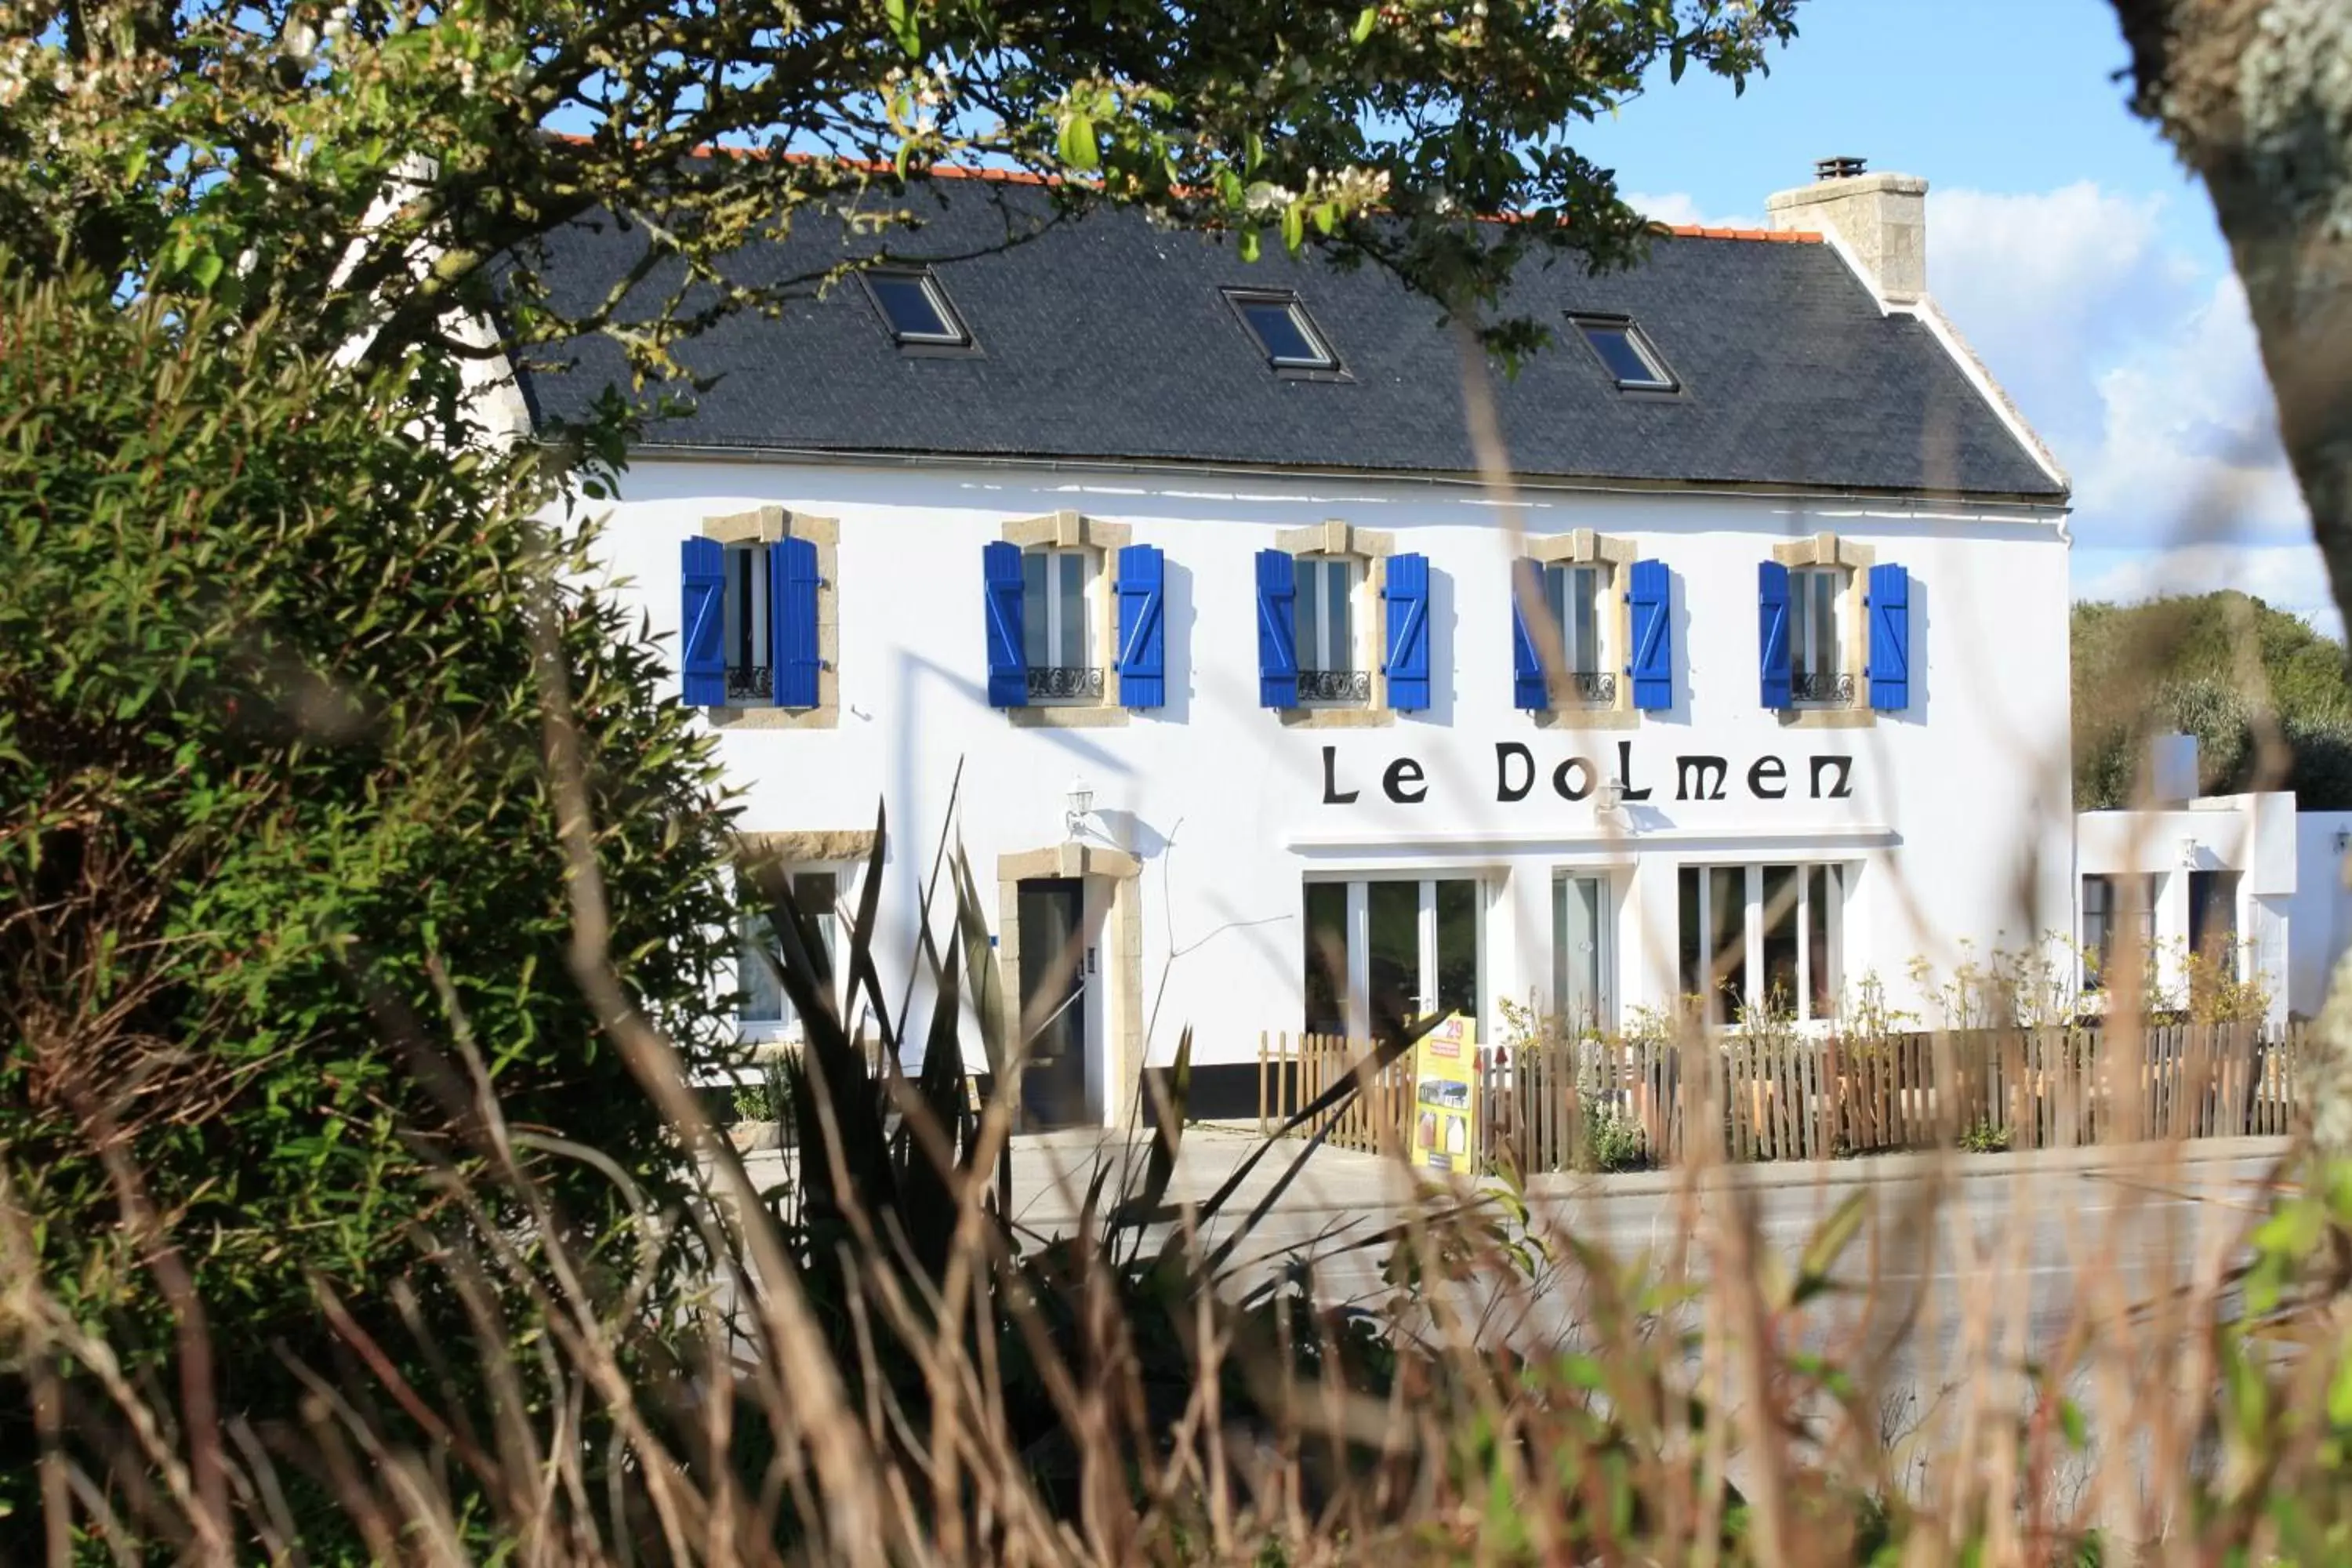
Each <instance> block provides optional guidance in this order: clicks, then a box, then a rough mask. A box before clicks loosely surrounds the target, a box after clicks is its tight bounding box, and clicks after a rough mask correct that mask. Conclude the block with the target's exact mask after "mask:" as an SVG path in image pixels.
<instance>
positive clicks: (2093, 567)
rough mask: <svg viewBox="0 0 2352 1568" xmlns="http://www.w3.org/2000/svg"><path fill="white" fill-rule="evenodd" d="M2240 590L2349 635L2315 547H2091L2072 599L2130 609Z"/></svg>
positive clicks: (2079, 564)
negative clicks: (2163, 599) (2168, 597)
mask: <svg viewBox="0 0 2352 1568" xmlns="http://www.w3.org/2000/svg"><path fill="white" fill-rule="evenodd" d="M2216 588H2236V589H2238V590H2240V591H2241V592H2242V593H2247V594H2252V595H2253V596H2254V597H2255V598H2258V599H2260V600H2262V601H2263V602H2264V603H2265V604H2268V605H2272V606H2273V607H2274V608H2277V609H2282V610H2286V611H2290V612H2292V613H2293V614H2295V615H2298V616H2303V617H2304V618H2305V620H2307V621H2309V622H2310V623H2311V624H2312V625H2313V626H2316V627H2318V628H2319V629H2320V630H2321V631H2323V632H2326V634H2327V635H2328V636H2330V637H2342V636H2343V635H2344V625H2343V620H2342V618H2341V617H2340V616H2338V615H2337V614H2336V605H2335V602H2334V600H2333V599H2332V598H2331V597H2330V596H2329V594H2328V587H2327V569H2326V566H2325V565H2324V564H2323V563H2321V561H2320V558H2319V547H2318V546H2317V545H2315V544H2307V543H2305V544H2243V543H2238V542H2205V543H2199V544H2182V545H2177V546H2173V547H2171V548H2168V549H2161V550H2116V549H2100V548H2095V547H2085V548H2081V549H2077V550H2076V551H2075V552H2074V596H2075V597H2076V598H2079V599H2108V600H2114V601H2116V602H2118V603H2123V604H2130V603H2133V602H2135V601H2137V600H2140V599H2152V598H2155V597H2157V596H2158V595H2164V594H2205V593H2210V592H2212V591H2213V590H2214V589H2216Z"/></svg>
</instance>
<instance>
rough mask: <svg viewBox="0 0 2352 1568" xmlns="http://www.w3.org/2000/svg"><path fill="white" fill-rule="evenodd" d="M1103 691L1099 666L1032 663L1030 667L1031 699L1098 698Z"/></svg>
mask: <svg viewBox="0 0 2352 1568" xmlns="http://www.w3.org/2000/svg"><path fill="white" fill-rule="evenodd" d="M1102 694H1103V672H1102V669H1101V668H1100V667H1099V666H1088V665H1078V664H1033V665H1031V666H1030V667H1029V697H1030V700H1032V701H1036V700H1041V699H1042V700H1067V699H1071V698H1082V697H1100V696H1101V695H1102Z"/></svg>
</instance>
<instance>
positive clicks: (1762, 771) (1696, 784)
mask: <svg viewBox="0 0 2352 1568" xmlns="http://www.w3.org/2000/svg"><path fill="white" fill-rule="evenodd" d="M1805 761H1806V762H1807V763H1809V764H1811V765H1810V766H1809V767H1808V769H1807V770H1806V776H1805V778H1804V779H1803V780H1801V781H1800V782H1801V784H1802V786H1803V787H1804V788H1805V789H1806V790H1807V798H1810V799H1812V800H1849V799H1852V798H1853V758H1852V757H1847V756H1840V755H1837V754H1836V753H1834V752H1821V753H1817V754H1815V755H1813V756H1811V757H1808V758H1806V759H1805ZM1541 773H1542V770H1541V768H1540V767H1538V764H1537V763H1536V754H1535V753H1534V752H1531V751H1529V750H1528V748H1527V747H1526V746H1524V745H1522V744H1521V743H1520V742H1517V741H1497V742H1495V798H1496V800H1497V801H1501V802H1504V803H1506V804H1507V803H1509V802H1511V801H1515V800H1525V799H1527V798H1528V795H1532V794H1534V793H1535V790H1536V785H1537V784H1538V780H1539V778H1540V776H1541ZM1425 777H1426V775H1425V774H1423V772H1422V769H1421V763H1419V762H1418V761H1417V760H1416V759H1414V758H1412V757H1399V758H1397V759H1396V760H1395V761H1393V762H1391V763H1389V765H1388V766H1387V767H1386V768H1385V769H1383V770H1382V771H1381V791H1382V792H1383V793H1384V794H1386V795H1387V796H1388V797H1389V798H1390V799H1391V800H1392V801H1394V802H1396V803H1397V804H1398V805H1420V804H1421V803H1422V802H1423V801H1424V800H1427V799H1428V798H1429V785H1428V784H1427V783H1425V782H1424V780H1425ZM1732 778H1733V774H1732V772H1731V763H1730V761H1729V760H1728V759H1727V758H1724V757H1717V756H1708V755H1703V754H1685V755H1681V756H1677V757H1676V758H1675V793H1674V797H1673V798H1675V800H1722V799H1724V798H1725V795H1724V791H1725V789H1726V788H1727V786H1729V784H1731V782H1732ZM1609 782H1610V783H1612V784H1615V785H1616V786H1617V790H1618V794H1619V795H1620V797H1621V798H1622V799H1625V800H1629V801H1638V800H1647V799H1649V798H1650V796H1651V795H1652V794H1653V792H1654V788H1655V786H1654V785H1652V784H1636V783H1634V781H1633V742H1631V741H1620V742H1617V776H1616V777H1615V778H1614V779H1612V780H1610V781H1609ZM1745 782H1746V784H1747V785H1748V794H1749V795H1752V796H1754V797H1755V798H1756V799H1758V800H1786V799H1788V798H1789V791H1790V788H1791V787H1792V784H1791V781H1790V776H1789V767H1788V764H1787V763H1784V762H1782V761H1781V760H1780V758H1779V757H1776V756H1769V755H1767V756H1761V757H1759V758H1757V759H1756V760H1755V761H1754V762H1753V763H1749V764H1748V773H1747V778H1746V781H1745ZM1339 786H1340V778H1339V747H1337V746H1326V747H1324V748H1323V804H1324V805H1354V804H1355V802H1356V800H1357V798H1358V797H1359V796H1360V795H1362V794H1363V793H1364V792H1363V791H1362V790H1361V789H1360V788H1355V789H1342V788H1340V787H1339ZM1600 787H1601V766H1600V764H1599V763H1595V762H1594V761H1593V760H1592V759H1591V757H1570V758H1569V759H1568V760H1567V761H1566V762H1563V763H1560V764H1559V766H1557V767H1555V768H1553V769H1552V770H1551V788H1552V791H1553V793H1554V794H1556V795H1559V798H1560V799H1562V800H1582V799H1584V798H1586V797H1587V796H1588V795H1591V794H1592V792H1593V791H1595V790H1597V789H1599V788H1600Z"/></svg>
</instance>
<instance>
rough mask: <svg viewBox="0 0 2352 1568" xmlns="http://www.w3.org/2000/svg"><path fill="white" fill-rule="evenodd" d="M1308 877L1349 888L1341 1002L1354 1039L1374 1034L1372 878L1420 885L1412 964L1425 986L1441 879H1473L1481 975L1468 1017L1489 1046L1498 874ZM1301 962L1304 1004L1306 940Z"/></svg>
mask: <svg viewBox="0 0 2352 1568" xmlns="http://www.w3.org/2000/svg"><path fill="white" fill-rule="evenodd" d="M1305 880H1306V881H1307V882H1318V883H1337V884H1339V885H1340V886H1342V887H1345V888H1346V889H1348V918H1347V931H1348V975H1347V994H1346V995H1345V997H1344V998H1343V999H1342V1001H1343V1011H1344V1012H1345V1014H1346V1016H1347V1019H1348V1037H1349V1039H1356V1040H1364V1039H1370V1037H1371V1033H1372V904H1371V890H1370V889H1371V885H1372V884H1373V883H1374V882H1404V883H1411V884H1413V885H1415V886H1416V887H1417V888H1418V889H1419V891H1418V894H1417V899H1418V902H1417V904H1416V906H1415V922H1416V924H1415V952H1414V963H1415V966H1416V968H1417V970H1418V973H1417V974H1416V975H1415V977H1414V984H1417V985H1420V986H1423V987H1432V986H1434V985H1435V984H1436V983H1437V967H1438V957H1437V884H1438V883H1440V882H1468V883H1469V884H1471V886H1472V887H1473V888H1475V889H1476V890H1477V918H1476V919H1475V921H1473V922H1472V929H1473V931H1474V934H1475V942H1476V947H1475V965H1476V970H1477V978H1476V980H1475V982H1474V983H1473V985H1472V992H1473V1005H1472V1009H1471V1015H1470V1016H1471V1021H1472V1023H1473V1024H1474V1025H1475V1026H1476V1028H1477V1030H1478V1039H1479V1042H1480V1044H1481V1045H1485V1044H1486V1043H1488V1040H1489V1037H1488V1035H1487V1033H1486V1029H1487V1017H1486V989H1487V987H1486V977H1487V974H1488V973H1489V969H1488V953H1487V951H1486V922H1487V921H1488V919H1489V918H1490V916H1491V913H1492V911H1493V909H1494V905H1495V899H1496V881H1495V879H1494V878H1492V877H1491V876H1489V875H1487V874H1486V873H1484V872H1481V871H1475V870H1472V871H1453V870H1448V871H1444V872H1440V873H1434V874H1424V873H1423V872H1421V871H1417V870H1416V871H1400V872H1395V873H1379V874H1365V873H1335V874H1330V875H1320V874H1318V875H1311V876H1308V877H1307V878H1306V879H1305ZM1299 907H1300V908H1301V910H1304V909H1305V907H1306V904H1305V900H1304V898H1303V897H1302V899H1301V900H1300V906H1299ZM1303 934H1304V933H1303V932H1302V936H1303ZM1299 963H1300V968H1299V975H1300V984H1301V994H1300V998H1299V1000H1300V1004H1301V1006H1302V1009H1303V1006H1304V1004H1305V1001H1306V997H1305V994H1304V984H1305V975H1306V968H1305V964H1306V952H1305V944H1304V942H1302V943H1301V948H1300V954H1299ZM1427 994H1428V993H1427V992H1426V991H1423V993H1422V994H1418V995H1416V996H1415V998H1414V1000H1415V1001H1416V1002H1420V1001H1423V999H1424V998H1425V997H1426V996H1427ZM1302 1016H1303V1012H1302Z"/></svg>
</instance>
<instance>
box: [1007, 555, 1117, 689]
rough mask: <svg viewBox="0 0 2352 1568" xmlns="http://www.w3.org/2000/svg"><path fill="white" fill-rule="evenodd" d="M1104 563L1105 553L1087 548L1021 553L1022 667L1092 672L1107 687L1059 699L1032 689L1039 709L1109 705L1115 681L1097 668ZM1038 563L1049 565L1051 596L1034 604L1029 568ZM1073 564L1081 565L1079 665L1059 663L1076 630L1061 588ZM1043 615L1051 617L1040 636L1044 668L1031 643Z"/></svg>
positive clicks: (1048, 593) (1045, 595) (1047, 581)
mask: <svg viewBox="0 0 2352 1568" xmlns="http://www.w3.org/2000/svg"><path fill="white" fill-rule="evenodd" d="M1102 559H1103V552H1101V551H1099V550H1094V549H1090V548H1089V547H1087V546H1086V545H1083V544H1033V545H1031V546H1029V547H1028V548H1026V549H1024V551H1022V552H1021V639H1022V647H1021V657H1022V662H1023V663H1024V665H1025V666H1027V668H1030V669H1032V670H1035V669H1038V668H1051V669H1083V670H1089V671H1093V672H1095V675H1096V677H1097V678H1098V679H1100V681H1101V682H1102V684H1101V686H1100V687H1099V688H1097V689H1091V690H1079V691H1064V692H1059V693H1055V692H1045V691H1040V690H1039V689H1037V687H1036V686H1035V685H1034V684H1033V685H1032V686H1031V687H1030V688H1029V700H1030V701H1031V702H1032V703H1033V704H1037V705H1040V706H1058V707H1071V706H1084V705H1087V704H1092V703H1099V702H1102V701H1105V700H1107V695H1106V694H1107V692H1108V682H1109V677H1108V674H1107V673H1106V672H1105V671H1104V670H1103V669H1102V668H1101V666H1099V665H1098V664H1097V662H1096V651H1097V650H1096V646H1095V645H1096V641H1097V635H1096V622H1097V620H1098V619H1099V618H1100V616H1101V614H1102V607H1101V595H1102V588H1101V577H1102ZM1032 561H1043V562H1044V563H1045V592H1044V593H1043V594H1042V595H1039V602H1034V603H1033V602H1032V599H1031V596H1030V593H1029V584H1030V579H1029V563H1030V562H1032ZM1067 561H1076V563H1078V627H1077V639H1078V647H1077V652H1078V658H1077V660H1076V663H1071V662H1068V661H1066V660H1065V659H1062V658H1057V657H1054V656H1055V655H1056V654H1057V653H1059V652H1062V651H1065V649H1064V647H1063V644H1064V642H1065V641H1066V637H1067V635H1068V633H1069V630H1070V627H1069V624H1068V620H1067V617H1066V607H1065V605H1064V600H1063V595H1062V590H1061V584H1059V583H1058V582H1057V581H1056V579H1057V578H1059V577H1060V576H1062V575H1064V574H1065V573H1066V568H1065V566H1064V563H1065V562H1067ZM1040 609H1042V610H1043V611H1044V612H1045V614H1044V626H1043V627H1042V629H1040V630H1037V631H1036V634H1035V635H1037V636H1040V637H1043V639H1044V647H1045V652H1046V654H1047V658H1045V661H1044V663H1043V665H1042V666H1041V665H1040V663H1039V662H1038V661H1037V660H1036V659H1034V658H1030V639H1031V637H1032V635H1033V628H1034V622H1033V620H1032V616H1033V615H1034V613H1035V612H1036V611H1038V610H1040ZM1087 684H1088V685H1090V686H1091V685H1093V684H1094V682H1093V681H1092V680H1089V681H1088V682H1087Z"/></svg>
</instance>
